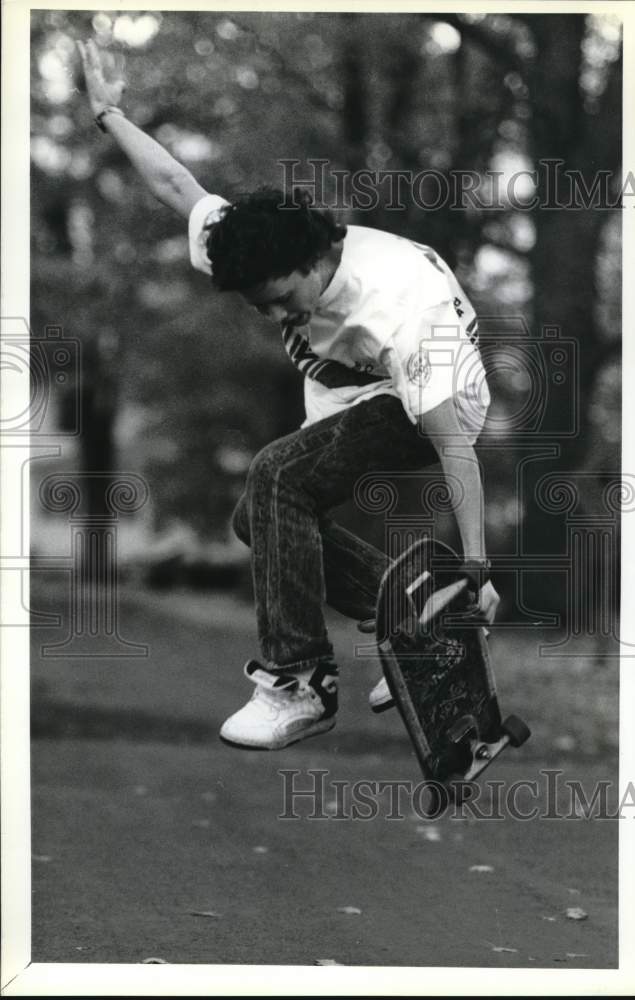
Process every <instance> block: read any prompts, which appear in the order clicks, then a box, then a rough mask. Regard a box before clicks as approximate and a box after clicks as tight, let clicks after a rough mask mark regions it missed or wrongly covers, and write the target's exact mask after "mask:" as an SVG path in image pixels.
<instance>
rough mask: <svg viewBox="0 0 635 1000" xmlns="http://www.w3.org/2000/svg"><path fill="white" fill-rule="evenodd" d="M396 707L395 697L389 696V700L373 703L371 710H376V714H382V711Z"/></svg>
mask: <svg viewBox="0 0 635 1000" xmlns="http://www.w3.org/2000/svg"><path fill="white" fill-rule="evenodd" d="M394 707H395V699H394V698H389V699H388V700H387V701H380V702H379V704H377V705H371V706H370V710H371V712H374V713H375V715H381V713H382V712H387V711H388V709H389V708H394Z"/></svg>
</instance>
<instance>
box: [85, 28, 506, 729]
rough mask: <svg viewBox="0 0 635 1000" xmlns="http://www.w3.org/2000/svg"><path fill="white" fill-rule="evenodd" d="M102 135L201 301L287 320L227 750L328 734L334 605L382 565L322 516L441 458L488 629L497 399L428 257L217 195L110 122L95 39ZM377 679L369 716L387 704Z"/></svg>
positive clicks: (254, 498) (261, 471)
mask: <svg viewBox="0 0 635 1000" xmlns="http://www.w3.org/2000/svg"><path fill="white" fill-rule="evenodd" d="M80 52H81V55H82V59H83V63H84V71H85V76H86V84H87V90H88V96H89V100H90V103H91V106H92V110H93V113H94V115H95V120H96V124H97V125H98V126H99V127H100V128H101V129H102V131H104V132H106V133H108V134H109V136H110V137H112V139H114V141H115V142H116V143H117V144H118V145H119V146H120V148H121V149H122V150H123V151H124V153H126V154H127V156H128V157H129V159H130V161H131V162H132V164H133V165H134V166H135V168H136V169H137V171H138V172H139V174H140V175H141V177H142V178H143V180H144V181H145V183H146V184H147V185H148V187H149V189H150V191H151V192H152V193H153V194H154V195H155V196H156V198H157V199H158V200H159V201H160V202H162V203H163V204H165V205H167V206H168V207H170V208H172V209H174V210H175V211H176V212H178V213H179V214H180V215H181V216H182V217H183V218H184V219H187V220H188V229H189V244H190V256H191V261H192V264H193V266H194V267H195V268H197V269H198V270H200V271H202V272H204V273H205V274H207V275H209V276H211V287H210V291H211V290H213V289H215V290H216V291H219V292H223V291H237V292H239V293H240V294H241V295H242V296H243V298H244V299H245V300H246V301H247V302H248V303H249V304H251V305H252V306H254V307H255V308H256V309H257V310H258V311H259V312H260V313H262V314H263V315H264V316H266V317H268V318H269V319H271V320H272V321H274V322H276V323H278V324H280V326H281V330H282V338H283V343H284V346H285V349H286V351H287V353H288V354H289V357H290V358H291V360H292V361H293V363H294V364H295V365H296V366H297V367H298V368H299V370H300V371H301V372H302V373H303V375H304V376H305V380H304V385H305V406H306V421H305V423H304V424H303V426H302V427H301V428H300V429H299V430H297V431H296V432H295V433H293V434H290V435H288V436H286V437H284V438H282V439H280V440H277V441H273V442H272V443H271V444H269V445H267V446H266V447H265V448H264V449H263V450H262V451H261V452H260V453H259V454H258V455H256V457H255V458H254V460H253V462H252V464H251V467H250V470H249V473H248V476H247V483H246V489H245V493H244V495H243V497H242V499H241V500H240V502H239V504H238V506H237V509H236V511H235V514H234V522H233V523H234V528H235V531H236V533H237V535H238V537H239V538H241V539H242V540H243V541H244V542H246V543H247V544H249V545H250V546H251V553H252V569H253V580H254V589H255V602H256V613H257V622H258V633H259V639H260V644H261V653H262V661H263V662H262V663H257V662H256V661H253V660H252V661H250V662H249V663H248V664H247V665H246V666H245V674H246V676H247V678H248V679H249V681H250V682H252V683H253V685H254V690H253V692H252V695H251V697H250V699H249V700H248V702H247V703H246V705H244V706H243V707H242V708H241V709H239V710H238V711H237V712H235V713H234V714H233V715H232V716H230V718H229V719H227V720H226V722H225V723H224V724H223V726H222V729H221V732H220V735H221V738H222V739H224V740H225V741H226V742H228V743H232V744H235V745H239V746H247V747H252V748H260V749H278V748H280V747H284V746H287V745H288V744H290V743H293V742H296V741H298V740H300V739H303V738H305V737H308V736H313V735H316V734H318V733H321V732H325V731H327V730H329V729H331V728H332V727H333V725H334V724H335V714H336V710H337V680H338V670H337V666H336V664H335V661H334V658H333V648H332V646H331V643H330V641H329V638H328V634H327V630H326V627H325V622H324V615H323V605H324V602H325V601H326V602H327V603H329V604H330V605H331V606H332V607H334V608H336V609H337V610H339V611H341V612H343V613H344V614H346V615H348V616H350V617H355V618H359V619H364V618H369V617H372V616H373V615H374V613H375V601H376V596H377V591H378V587H379V583H380V580H381V577H382V575H383V572H384V570H385V568H386V566H387V557H386V556H385V555H384V554H383V553H381V552H380V551H379V550H377V549H375V548H374V547H372V546H370V545H368V544H366V543H364V542H362V541H361V540H360V539H359V538H357V537H356V536H354V535H353V534H351V533H350V532H348V531H345V530H344V529H343V528H341V527H340V526H338V525H337V524H336V523H335V522H334V521H333V520H332V519H331V518H330V516H329V512H330V511H331V510H332V508H334V507H336V506H338V505H339V504H341V503H343V502H344V501H346V500H348V499H350V498H351V497H353V495H354V490H355V485H356V483H357V481H358V480H359V478H360V477H361V476H362V475H363V474H365V473H368V472H371V471H375V472H377V473H380V474H381V473H384V474H387V475H388V474H390V473H391V472H393V471H398V470H418V469H421V468H422V467H424V466H427V465H431V464H433V463H436V462H440V463H441V468H442V471H443V474H444V476H445V477H446V481H447V483H448V486H449V489H450V490H451V495H452V496H453V498H454V513H455V517H456V520H457V524H458V528H459V533H460V536H461V542H462V547H463V558H464V570H465V572H466V573H467V574H468V575H469V576H470V578H471V580H472V581H473V586H474V590H475V593H476V595H477V603H478V607H479V609H480V612H481V614H482V616H483V618H484V619H485V620H486V621H488V622H491V621H492V620H493V618H494V615H495V613H496V607H497V605H498V603H499V597H498V595H497V593H496V591H495V589H494V587H493V585H492V582H491V580H490V578H489V563H488V561H487V558H486V550H485V538H484V525H483V493H482V486H481V479H480V472H479V465H478V462H477V460H476V457H475V454H474V447H473V446H474V442H475V441H476V438H477V437H478V434H479V432H480V430H481V429H482V427H483V423H484V421H485V416H486V413H487V407H488V405H489V401H490V399H489V393H488V389H487V383H486V379H485V372H484V369H483V365H482V362H481V359H480V356H479V352H478V347H477V322H476V317H475V315H474V310H473V309H472V307H471V305H470V303H469V301H468V300H467V298H466V296H465V294H464V292H463V291H462V289H461V288H460V286H459V284H458V282H457V281H456V279H455V277H454V275H453V274H452V272H451V271H450V269H449V268H448V267H447V265H446V264H445V263H444V262H443V261H442V260H441V259H440V258H439V257H438V256H437V255H436V254H435V253H434V251H433V250H431V249H430V248H429V247H424V246H421V245H419V244H415V243H412V242H411V241H409V240H407V239H403V238H401V237H398V236H394V235H392V234H390V233H386V232H380V231H378V230H375V229H370V228H365V227H362V226H348V227H345V226H341V225H338V224H337V223H336V221H335V220H334V219H333V218H332V216H331V215H330V213H328V212H324V211H319V210H317V209H314V208H312V207H311V205H310V203H309V199H308V197H307V196H306V195H303V194H302V193H299V192H294V193H293V197H292V198H289V197H285V196H283V194H282V193H281V192H276V191H271V190H260V191H256V192H254V193H253V194H250V195H247V196H245V197H241V198H239V199H237V200H235V201H233V202H228V201H226V200H225V199H224V198H222V197H220V196H219V195H217V194H209V193H208V192H207V191H206V190H205V189H204V188H202V187H201V186H200V185H199V184H198V182H197V181H196V180H195V179H194V177H193V176H192V175H191V174H190V173H189V172H188V171H187V170H186V169H185V167H183V166H182V165H181V164H179V163H178V162H176V161H175V160H174V159H173V158H172V157H171V156H170V154H169V153H168V152H167V151H166V150H165V149H164V148H163V147H162V146H160V145H159V144H158V143H157V142H155V141H154V140H153V139H152V138H151V137H150V136H148V135H146V134H145V133H144V132H143V131H142V130H141V129H139V128H137V127H136V126H135V125H134V124H133V123H132V122H130V121H128V119H127V118H126V117H125V115H124V114H123V112H122V111H121V109H120V108H119V99H120V96H121V92H122V89H123V84H122V81H121V80H114V81H106V80H105V78H104V75H103V72H102V66H101V60H100V55H99V51H98V49H97V48H96V46H95V45H94V43H93V42H87V43H86V45H85V46H84V45H81V44H80ZM390 698H391V696H390V692H389V691H388V688H387V685H386V684H385V681H384V680H383V679H382V680H381V681H379V683H378V684H377V685H376V687H375V688H374V689H373V691H372V692H371V695H370V701H371V706H372V707H374V708H377V707H381V706H382V704H388V703H389V702H390Z"/></svg>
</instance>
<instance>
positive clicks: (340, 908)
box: [337, 906, 362, 916]
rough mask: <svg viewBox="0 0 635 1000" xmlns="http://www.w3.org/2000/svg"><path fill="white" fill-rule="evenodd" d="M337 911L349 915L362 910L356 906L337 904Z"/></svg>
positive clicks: (356, 913)
mask: <svg viewBox="0 0 635 1000" xmlns="http://www.w3.org/2000/svg"><path fill="white" fill-rule="evenodd" d="M337 912H338V913H348V914H349V915H351V916H352V915H358V914H360V913H361V912H362V911H361V910H360V909H359V908H358V907H357V906H338V908H337Z"/></svg>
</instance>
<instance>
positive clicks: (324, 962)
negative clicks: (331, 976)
mask: <svg viewBox="0 0 635 1000" xmlns="http://www.w3.org/2000/svg"><path fill="white" fill-rule="evenodd" d="M313 964H314V965H341V964H342V963H341V962H336V961H335V959H334V958H316V960H315V962H314V963H313Z"/></svg>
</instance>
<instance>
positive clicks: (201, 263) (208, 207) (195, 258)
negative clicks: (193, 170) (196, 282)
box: [188, 194, 229, 274]
mask: <svg viewBox="0 0 635 1000" xmlns="http://www.w3.org/2000/svg"><path fill="white" fill-rule="evenodd" d="M228 204H229V202H228V201H226V200H225V199H224V198H221V197H220V195H218V194H206V195H205V197H204V198H201V199H200V201H197V202H196V204H195V206H194V208H193V209H192V211H191V212H190V219H189V223H188V237H189V244H190V260H191V262H192V267H195V268H196V270H197V271H203V273H204V274H211V273H212V265H211V264H210V261H209V257H208V256H207V237H208V235H209V230H208V228H207V227H208V226H210V225H212V224H213V223H214V222H218V221H219V219H220V217H221V210H222V209H223V208H224V207H225V205H228Z"/></svg>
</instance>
